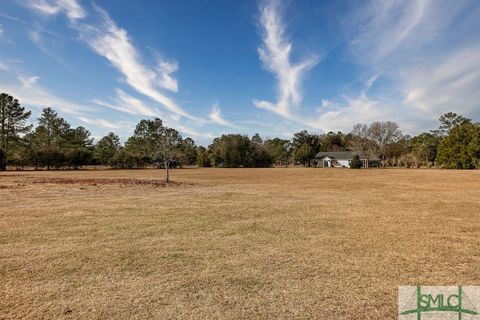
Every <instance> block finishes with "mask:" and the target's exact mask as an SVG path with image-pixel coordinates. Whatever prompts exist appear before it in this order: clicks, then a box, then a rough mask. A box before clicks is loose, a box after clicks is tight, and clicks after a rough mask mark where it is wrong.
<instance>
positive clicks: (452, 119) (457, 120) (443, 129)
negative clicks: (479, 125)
mask: <svg viewBox="0 0 480 320" xmlns="http://www.w3.org/2000/svg"><path fill="white" fill-rule="evenodd" d="M439 121H440V126H439V127H438V129H437V130H432V133H433V134H434V135H437V136H440V137H445V136H446V135H448V134H449V133H450V130H452V129H453V128H455V127H456V126H458V125H461V124H463V123H465V122H471V120H470V119H468V118H465V117H464V116H462V115H458V114H456V113H455V112H448V113H445V114H444V115H443V116H441V117H440V119H439Z"/></svg>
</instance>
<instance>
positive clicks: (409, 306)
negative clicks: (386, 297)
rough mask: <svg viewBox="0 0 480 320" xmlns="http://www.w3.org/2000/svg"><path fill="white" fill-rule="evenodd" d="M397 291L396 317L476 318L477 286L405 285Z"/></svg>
mask: <svg viewBox="0 0 480 320" xmlns="http://www.w3.org/2000/svg"><path fill="white" fill-rule="evenodd" d="M465 288H467V290H465ZM398 294H399V295H398V298H399V299H398V303H399V319H417V320H421V319H422V315H424V316H425V319H458V320H462V319H467V318H468V319H472V318H474V319H476V318H477V317H478V319H480V316H479V315H480V310H479V308H478V307H479V302H480V301H479V298H480V295H479V294H480V290H479V287H473V286H468V287H463V286H456V287H427V286H423V287H422V286H416V287H411V286H408V287H399V292H398ZM427 314H428V316H427ZM434 314H435V317H431V316H433V315H434Z"/></svg>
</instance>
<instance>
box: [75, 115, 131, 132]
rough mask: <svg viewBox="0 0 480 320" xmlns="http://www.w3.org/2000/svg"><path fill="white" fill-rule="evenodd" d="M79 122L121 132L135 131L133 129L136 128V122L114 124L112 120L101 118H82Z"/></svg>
mask: <svg viewBox="0 0 480 320" xmlns="http://www.w3.org/2000/svg"><path fill="white" fill-rule="evenodd" d="M78 120H80V121H82V122H84V123H86V124H89V125H93V126H96V127H98V128H102V129H105V128H106V129H113V130H121V131H129V132H131V131H133V128H135V123H134V122H129V121H119V122H113V121H110V120H106V119H101V118H90V117H87V116H80V117H78Z"/></svg>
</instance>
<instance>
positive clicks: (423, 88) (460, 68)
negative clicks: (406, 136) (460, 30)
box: [403, 46, 480, 115]
mask: <svg viewBox="0 0 480 320" xmlns="http://www.w3.org/2000/svg"><path fill="white" fill-rule="evenodd" d="M479 57H480V47H479V46H473V47H468V48H464V49H462V50H459V51H458V52H456V53H455V54H452V55H449V56H448V57H446V58H444V59H441V60H437V59H435V60H434V63H430V64H428V65H423V66H421V67H419V66H415V67H412V68H411V69H410V70H408V72H407V74H406V75H405V77H404V80H403V86H404V88H403V89H404V93H405V97H406V101H407V102H409V103H412V104H413V105H415V106H417V107H418V108H420V110H422V111H423V112H426V113H432V112H435V113H445V112H448V111H455V112H464V113H467V114H471V113H473V112H476V113H477V115H480V112H479V110H478V106H479V104H478V101H480V58H479Z"/></svg>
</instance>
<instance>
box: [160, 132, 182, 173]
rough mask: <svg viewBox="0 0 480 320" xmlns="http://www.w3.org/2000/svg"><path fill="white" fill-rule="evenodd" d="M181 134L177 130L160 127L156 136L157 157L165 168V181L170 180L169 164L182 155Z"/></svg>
mask: <svg viewBox="0 0 480 320" xmlns="http://www.w3.org/2000/svg"><path fill="white" fill-rule="evenodd" d="M181 147H182V136H181V135H180V134H179V133H178V131H177V130H175V129H172V128H167V127H163V126H162V127H161V128H160V130H159V134H158V136H157V150H158V158H159V160H160V161H161V162H162V163H163V166H164V167H165V170H166V174H167V176H166V179H165V181H167V182H169V181H170V172H169V169H170V166H171V165H172V163H174V162H175V161H177V160H178V159H179V158H180V156H181V155H182V151H181V150H182V149H181Z"/></svg>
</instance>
